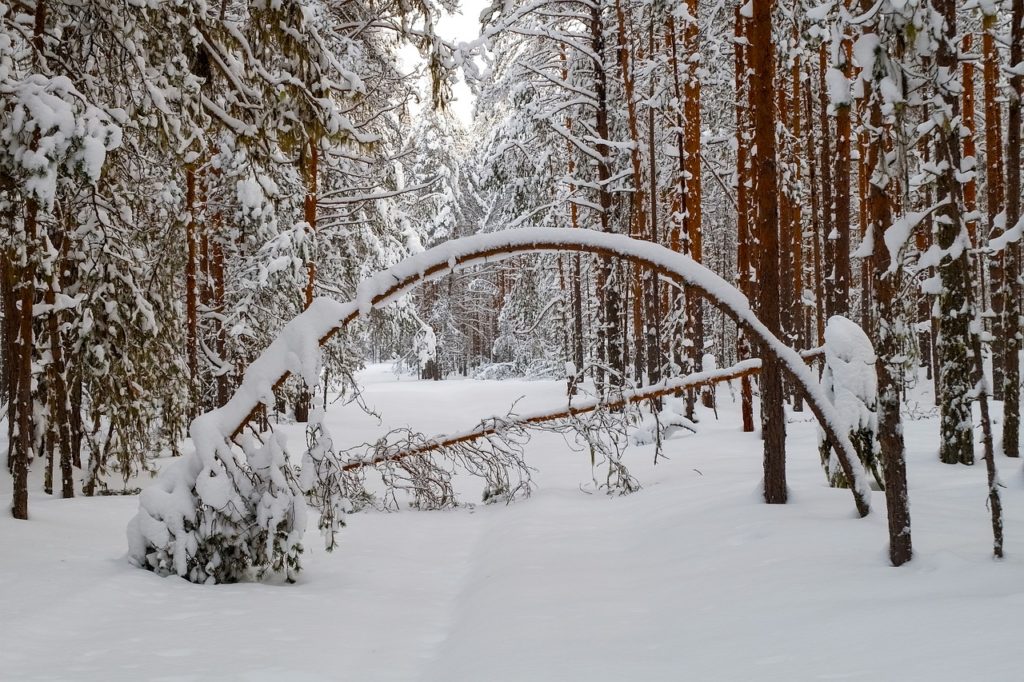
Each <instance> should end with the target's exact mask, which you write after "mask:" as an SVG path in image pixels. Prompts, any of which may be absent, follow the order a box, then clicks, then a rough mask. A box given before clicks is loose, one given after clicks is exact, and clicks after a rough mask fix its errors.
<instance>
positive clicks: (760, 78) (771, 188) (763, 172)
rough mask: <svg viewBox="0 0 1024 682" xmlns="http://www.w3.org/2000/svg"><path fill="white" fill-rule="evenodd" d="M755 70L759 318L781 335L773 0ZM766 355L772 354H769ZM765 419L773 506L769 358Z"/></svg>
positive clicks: (754, 56)
mask: <svg viewBox="0 0 1024 682" xmlns="http://www.w3.org/2000/svg"><path fill="white" fill-rule="evenodd" d="M752 2H753V12H754V16H753V20H752V21H751V23H750V57H751V59H750V66H751V69H752V71H753V81H752V83H751V95H752V96H751V103H752V105H753V109H754V111H753V113H754V145H755V146H756V148H757V153H756V154H754V175H755V176H756V177H757V226H756V229H757V235H758V247H759V249H760V254H759V255H760V267H759V268H758V270H759V272H758V280H759V281H758V299H759V303H760V305H759V306H758V309H759V316H760V318H761V321H762V322H763V323H764V324H765V326H766V327H767V328H768V329H769V330H770V331H771V332H772V333H773V334H775V335H776V336H778V335H779V334H780V332H781V329H780V323H779V305H780V302H779V272H778V263H779V223H778V221H779V207H778V177H777V167H776V153H775V124H776V120H775V107H774V106H773V104H774V102H775V46H774V41H773V40H772V6H773V4H774V2H773V0H752ZM766 355H767V354H766ZM761 403H762V410H761V418H762V429H763V432H764V497H765V501H766V502H768V503H769V504H781V503H784V502H785V501H786V497H787V491H786V419H785V410H784V404H783V392H782V373H781V368H780V367H779V364H778V361H776V360H774V359H770V358H766V359H765V363H764V367H763V370H762V372H761Z"/></svg>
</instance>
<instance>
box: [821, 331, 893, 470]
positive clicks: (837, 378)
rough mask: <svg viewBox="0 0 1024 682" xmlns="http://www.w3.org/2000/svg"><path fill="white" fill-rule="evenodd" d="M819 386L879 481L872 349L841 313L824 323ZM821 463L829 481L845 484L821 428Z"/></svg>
mask: <svg viewBox="0 0 1024 682" xmlns="http://www.w3.org/2000/svg"><path fill="white" fill-rule="evenodd" d="M821 382H822V388H824V389H825V395H826V397H827V398H828V400H829V401H830V402H831V403H832V404H833V405H835V407H836V411H837V412H838V414H839V418H840V419H841V420H842V424H840V425H839V426H840V427H841V428H843V429H844V430H845V431H847V432H848V433H849V434H850V440H851V441H852V442H853V446H854V448H855V449H856V450H857V454H858V456H859V457H860V460H861V462H863V464H864V467H865V468H866V469H867V470H868V471H870V472H871V473H872V475H873V476H874V478H875V481H877V482H878V484H879V485H881V484H882V476H881V474H880V473H879V470H878V437H877V433H878V416H877V412H876V409H877V403H878V383H877V376H876V375H875V349H874V347H873V346H872V345H871V340H870V339H869V338H868V336H867V334H865V333H864V330H863V329H861V328H860V327H859V326H858V325H857V324H856V323H854V322H852V321H850V320H848V319H847V318H845V317H843V316H841V315H835V316H833V317H831V318H829V320H828V324H827V325H826V326H825V371H824V372H823V374H822V377H821ZM819 435H820V444H819V451H820V454H821V463H822V466H824V467H825V475H826V476H827V477H828V482H829V485H831V486H832V487H834V488H847V487H849V482H848V481H847V480H846V476H845V475H844V474H843V471H842V469H841V468H840V466H839V460H838V458H837V457H836V455H835V452H834V451H833V449H832V445H831V443H829V442H828V440H827V439H826V438H825V437H824V433H823V432H820V434H819Z"/></svg>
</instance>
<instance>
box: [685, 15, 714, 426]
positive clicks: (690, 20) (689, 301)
mask: <svg viewBox="0 0 1024 682" xmlns="http://www.w3.org/2000/svg"><path fill="white" fill-rule="evenodd" d="M687 13H688V14H689V16H688V17H687V18H686V25H685V26H684V27H683V52H684V54H685V55H686V59H685V64H686V81H685V83H684V86H683V102H684V105H683V128H684V135H685V137H686V141H685V145H684V146H685V152H686V156H685V157H684V158H685V161H684V163H685V167H684V178H685V185H686V210H685V211H684V213H683V220H684V224H685V225H686V235H687V243H688V244H689V247H690V251H689V255H690V257H691V258H693V260H695V261H696V262H698V263H701V262H703V259H704V227H703V214H702V212H701V206H702V203H703V187H702V185H701V170H700V131H701V115H700V96H701V86H700V76H699V74H698V67H699V65H700V46H699V45H698V43H697V38H698V26H697V0H687ZM677 66H678V65H677ZM686 307H687V311H686V319H687V322H689V324H690V329H689V334H687V336H688V337H689V339H690V367H691V368H692V369H693V370H694V371H700V370H701V367H702V365H703V362H704V303H703V301H702V300H701V298H700V297H699V296H687V297H686ZM690 393H691V394H692V393H693V391H692V390H691V391H690ZM688 402H692V398H691V399H690V400H689V401H688ZM702 402H703V403H704V404H705V405H706V406H708V407H710V406H712V405H713V402H712V400H711V397H710V393H708V394H706V395H705V396H704V398H703V400H702Z"/></svg>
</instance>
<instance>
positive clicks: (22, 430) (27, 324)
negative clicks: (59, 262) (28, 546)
mask: <svg viewBox="0 0 1024 682" xmlns="http://www.w3.org/2000/svg"><path fill="white" fill-rule="evenodd" d="M38 215H39V204H38V203H37V202H36V200H35V199H34V198H30V199H29V200H28V201H27V202H26V207H25V234H24V243H23V244H22V253H21V258H20V263H19V265H20V268H19V282H18V286H19V287H20V289H21V291H20V296H19V298H20V300H19V301H18V306H19V307H18V311H17V319H18V336H17V343H16V344H15V354H14V358H13V360H14V363H15V364H14V369H13V371H14V372H16V379H17V391H16V393H17V398H16V400H15V402H14V410H13V413H12V412H11V411H9V412H8V418H9V419H11V420H12V421H16V423H17V429H16V431H15V433H14V434H13V435H14V438H13V439H12V440H11V441H10V443H9V446H8V458H9V459H10V461H11V463H12V464H11V474H12V476H13V483H14V495H13V497H12V499H11V514H12V516H14V518H16V519H27V518H28V465H29V462H30V461H31V459H32V456H33V450H34V442H33V441H34V433H35V419H34V414H33V405H32V354H33V349H34V343H35V339H34V336H33V329H32V308H33V306H34V304H35V290H36V287H35V261H36V232H37V224H36V221H37V219H38Z"/></svg>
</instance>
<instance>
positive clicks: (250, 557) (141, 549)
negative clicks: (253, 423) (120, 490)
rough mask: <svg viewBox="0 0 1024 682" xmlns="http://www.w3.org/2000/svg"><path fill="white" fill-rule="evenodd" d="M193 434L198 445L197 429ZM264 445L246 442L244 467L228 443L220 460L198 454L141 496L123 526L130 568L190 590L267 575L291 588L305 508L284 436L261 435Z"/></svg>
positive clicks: (172, 467)
mask: <svg viewBox="0 0 1024 682" xmlns="http://www.w3.org/2000/svg"><path fill="white" fill-rule="evenodd" d="M205 416H209V415H205ZM201 419H202V417H201V418H200V420H201ZM200 420H197V422H198V421H200ZM199 426H200V430H201V428H202V426H203V425H202V423H200V425H199ZM192 430H193V439H194V440H195V436H196V430H197V429H196V425H195V424H193V428H192ZM261 439H262V441H263V442H259V441H258V440H257V439H256V438H254V437H249V438H246V439H244V440H243V444H242V450H243V452H244V453H245V455H246V457H245V462H244V463H243V462H240V461H239V460H238V459H237V458H236V457H235V454H234V452H233V451H232V449H231V446H230V445H229V444H228V442H227V441H226V440H225V441H223V442H222V443H221V444H219V445H218V446H217V447H216V449H215V451H216V453H217V456H215V457H211V456H203V455H204V454H206V455H209V451H207V452H205V453H204V452H203V448H202V447H199V448H197V449H196V450H195V451H193V452H191V453H189V454H188V455H186V456H184V457H182V458H181V459H179V460H176V461H175V462H174V463H173V464H171V465H170V466H169V467H168V468H167V469H166V470H165V471H164V472H163V473H161V475H160V477H159V478H158V479H157V481H156V483H155V484H154V485H152V486H150V487H148V488H146V489H145V490H144V491H143V492H142V494H141V495H140V497H139V513H138V514H137V515H136V516H135V518H134V519H132V521H131V523H130V524H129V526H128V556H129V559H130V560H131V562H132V563H133V564H135V565H136V566H139V567H140V568H145V569H148V570H151V571H153V572H154V573H157V574H159V575H164V576H166V575H179V576H181V577H183V578H187V579H188V580H189V581H191V582H194V583H230V582H237V581H239V580H244V579H247V578H262V577H265V576H267V575H269V574H277V575H282V576H284V578H285V579H286V580H288V581H289V582H292V581H294V579H295V576H296V575H297V574H298V572H299V570H300V568H301V565H300V559H299V556H300V555H301V554H302V535H303V533H304V532H305V529H306V507H305V502H304V501H303V499H302V494H301V491H300V490H299V486H298V482H297V481H296V479H295V476H294V475H293V473H292V471H291V467H290V466H289V464H288V460H287V456H286V454H285V450H284V443H283V437H282V436H280V435H278V434H275V433H265V434H262V435H261ZM197 442H199V441H197Z"/></svg>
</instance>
